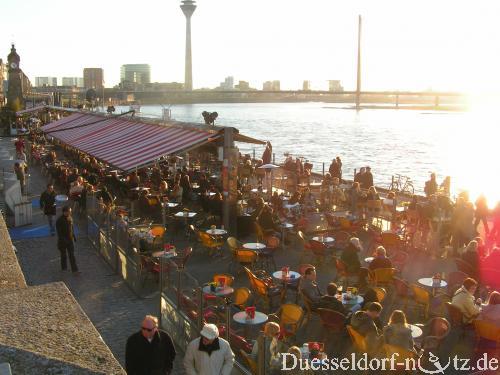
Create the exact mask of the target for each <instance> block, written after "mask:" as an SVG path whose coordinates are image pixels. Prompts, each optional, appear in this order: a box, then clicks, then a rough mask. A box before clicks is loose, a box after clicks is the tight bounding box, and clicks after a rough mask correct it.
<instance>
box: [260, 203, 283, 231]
mask: <svg viewBox="0 0 500 375" xmlns="http://www.w3.org/2000/svg"><path fill="white" fill-rule="evenodd" d="M257 222H258V223H259V225H260V226H261V228H262V231H263V232H264V234H265V235H270V234H274V233H279V232H280V228H279V227H278V225H277V223H276V222H275V221H274V216H273V209H272V208H271V207H269V205H267V204H266V205H264V207H263V208H262V210H261V211H260V215H259V216H257Z"/></svg>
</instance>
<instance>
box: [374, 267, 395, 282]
mask: <svg viewBox="0 0 500 375" xmlns="http://www.w3.org/2000/svg"><path fill="white" fill-rule="evenodd" d="M395 273H396V269H395V268H377V269H374V270H373V271H370V274H369V276H370V282H371V283H373V284H374V285H375V286H378V285H389V284H392V282H393V281H392V277H393V276H394V274H395Z"/></svg>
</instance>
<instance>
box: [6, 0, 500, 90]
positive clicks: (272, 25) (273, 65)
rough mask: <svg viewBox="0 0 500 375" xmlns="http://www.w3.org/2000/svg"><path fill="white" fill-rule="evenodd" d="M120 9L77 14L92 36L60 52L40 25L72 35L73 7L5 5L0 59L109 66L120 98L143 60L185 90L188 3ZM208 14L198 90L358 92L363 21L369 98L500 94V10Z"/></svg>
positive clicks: (302, 7) (258, 9)
mask: <svg viewBox="0 0 500 375" xmlns="http://www.w3.org/2000/svg"><path fill="white" fill-rule="evenodd" d="M120 4H121V5H120V7H119V8H118V7H116V4H108V3H107V2H105V3H102V2H100V3H98V2H96V1H94V0H90V1H89V4H88V6H87V7H86V8H85V9H78V14H77V19H82V20H92V22H90V23H89V25H92V27H90V26H89V27H78V28H75V29H74V30H71V32H68V33H51V34H50V43H40V40H39V38H34V37H33V35H37V34H36V33H35V32H34V31H35V29H36V28H37V27H39V26H37V25H38V23H39V22H37V20H43V19H44V15H47V16H48V15H50V17H51V19H61V27H64V28H66V27H71V24H69V23H68V22H66V21H65V14H66V10H65V7H64V3H63V2H62V1H59V0H53V1H48V2H44V3H43V4H42V3H39V2H35V1H33V0H27V1H26V2H25V3H23V7H22V8H21V7H20V6H19V5H18V4H16V3H9V4H5V5H2V9H3V10H4V11H6V13H5V14H10V15H11V16H9V17H6V19H5V20H4V22H2V25H1V26H0V46H1V48H2V49H1V51H0V55H1V56H2V57H3V58H5V57H6V55H7V53H8V50H9V48H10V42H12V41H13V42H15V43H16V48H17V49H18V51H19V53H20V55H21V59H22V60H21V66H22V68H23V70H24V71H25V72H26V74H27V75H28V76H29V77H30V79H31V80H34V77H36V76H38V77H50V76H56V77H64V76H67V77H73V76H75V77H77V76H81V74H82V73H81V72H82V71H83V68H85V67H100V68H103V70H104V79H105V86H106V87H112V86H115V85H116V84H118V83H119V80H120V67H121V65H124V64H128V63H130V62H135V61H140V62H143V63H146V64H149V65H151V71H152V76H151V81H152V82H183V81H184V54H185V50H184V48H185V44H184V43H185V17H184V15H183V14H182V11H181V10H180V9H179V5H180V1H177V0H175V1H169V2H166V1H147V2H144V3H142V4H143V7H141V8H137V6H134V4H133V3H132V2H131V1H123V2H121V3H120ZM197 6H198V8H197V11H196V14H195V16H194V19H193V24H192V45H193V46H192V49H193V82H194V88H195V89H197V88H203V87H210V88H214V87H217V86H218V84H219V83H220V82H221V80H223V79H224V77H227V76H233V77H234V78H235V80H236V81H238V80H244V81H248V82H249V83H250V86H252V87H256V88H259V87H262V83H263V82H265V81H273V80H280V82H281V89H283V90H288V89H300V88H301V87H302V83H303V81H304V80H308V81H310V82H311V89H313V90H314V89H324V90H327V89H328V80H340V81H341V83H342V85H343V86H344V88H345V90H354V89H355V86H356V48H357V45H356V44H357V43H356V42H357V40H356V39H357V15H358V14H361V15H362V16H363V41H362V47H363V57H362V66H363V72H362V79H363V85H362V89H363V90H426V89H434V90H451V91H464V92H467V91H469V92H470V91H472V92H479V91H498V87H500V77H499V75H498V74H497V73H496V70H497V66H499V65H500V51H499V46H500V29H499V27H498V26H497V24H496V23H495V15H496V14H498V11H499V10H500V4H498V3H495V2H493V1H479V2H476V3H474V7H468V6H466V5H464V4H456V3H455V2H451V1H442V2H439V3H438V4H435V3H433V2H431V1H421V2H418V3H416V2H409V3H405V4H399V3H398V2H396V1H381V2H377V4H371V3H370V2H368V1H357V2H354V3H352V4H340V3H336V4H334V3H333V2H327V1H318V2H316V3H315V5H314V7H312V6H311V5H310V3H306V2H305V1H300V0H297V1H290V2H286V3H285V2H284V1H276V2H273V3H271V4H268V2H264V1H261V0H257V1H254V2H252V4H251V5H249V4H247V3H246V2H244V1H242V0H233V1H231V2H230V1H228V0H220V1H218V2H217V3H211V2H208V1H207V0H198V1H197ZM96 7H97V9H98V11H96ZM131 7H133V9H134V13H133V14H132V15H131V13H130V9H132V8H131ZM20 10H22V13H23V15H22V16H20V17H19V19H17V18H16V16H15V15H16V13H19V11H20ZM131 17H132V18H131ZM124 19H130V22H131V24H133V25H134V27H133V28H131V31H128V30H127V28H126V27H123V20H124ZM99 24H102V25H103V27H102V28H99V27H96V25H99ZM136 24H139V25H141V27H135V26H136ZM56 29H57V28H56ZM94 29H96V30H94ZM109 30H113V31H112V32H111V31H109ZM133 30H137V32H135V31H133ZM44 54H45V55H46V56H44ZM40 56H44V58H43V59H40V58H39V57H40ZM67 56H71V58H70V59H68V57H67Z"/></svg>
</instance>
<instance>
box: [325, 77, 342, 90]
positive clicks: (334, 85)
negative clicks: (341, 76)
mask: <svg viewBox="0 0 500 375" xmlns="http://www.w3.org/2000/svg"><path fill="white" fill-rule="evenodd" d="M328 91H331V92H342V91H344V88H343V87H342V85H341V83H340V80H338V79H331V80H329V81H328Z"/></svg>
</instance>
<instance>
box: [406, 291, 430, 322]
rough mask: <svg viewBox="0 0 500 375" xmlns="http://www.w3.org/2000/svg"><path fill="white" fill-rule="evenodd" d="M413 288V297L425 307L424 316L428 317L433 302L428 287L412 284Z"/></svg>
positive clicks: (418, 303)
mask: <svg viewBox="0 0 500 375" xmlns="http://www.w3.org/2000/svg"><path fill="white" fill-rule="evenodd" d="M410 288H411V290H412V291H413V299H414V300H415V302H416V303H417V305H420V306H422V307H423V309H424V317H425V319H427V317H428V316H429V307H430V304H431V294H430V292H429V291H428V290H427V289H424V288H422V287H421V286H418V285H417V284H411V285H410Z"/></svg>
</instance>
